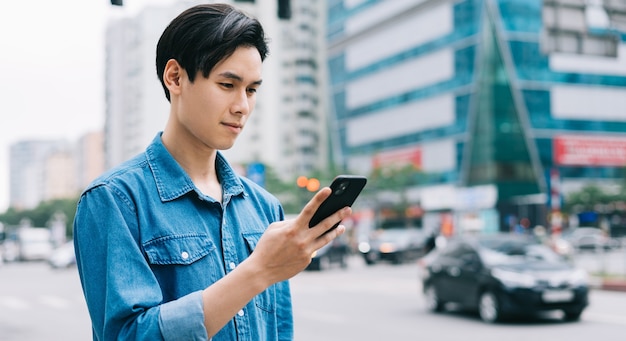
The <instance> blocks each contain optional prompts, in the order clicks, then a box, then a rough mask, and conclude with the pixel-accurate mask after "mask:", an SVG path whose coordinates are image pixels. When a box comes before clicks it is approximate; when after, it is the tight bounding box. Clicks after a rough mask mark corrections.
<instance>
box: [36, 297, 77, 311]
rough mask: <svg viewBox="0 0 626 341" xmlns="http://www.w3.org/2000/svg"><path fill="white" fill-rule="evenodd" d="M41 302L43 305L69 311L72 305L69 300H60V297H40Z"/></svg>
mask: <svg viewBox="0 0 626 341" xmlns="http://www.w3.org/2000/svg"><path fill="white" fill-rule="evenodd" d="M39 302H41V304H43V305H46V306H48V307H52V308H55V309H67V308H69V307H70V303H69V301H68V300H66V299H63V298H60V297H58V296H50V295H46V296H41V297H39Z"/></svg>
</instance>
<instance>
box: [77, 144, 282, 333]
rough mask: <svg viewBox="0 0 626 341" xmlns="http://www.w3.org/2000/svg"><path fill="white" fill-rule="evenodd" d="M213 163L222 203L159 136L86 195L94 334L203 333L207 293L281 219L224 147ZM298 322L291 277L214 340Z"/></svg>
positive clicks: (81, 232)
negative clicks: (203, 188)
mask: <svg viewBox="0 0 626 341" xmlns="http://www.w3.org/2000/svg"><path fill="white" fill-rule="evenodd" d="M216 167H217V172H218V176H219V178H220V181H221V184H222V188H223V201H222V203H220V202H217V201H215V200H214V199H212V198H211V197H208V196H206V195H203V194H202V193H201V192H200V191H199V190H198V189H197V188H196V187H195V186H194V184H193V183H192V181H191V179H190V178H189V176H188V175H187V174H186V173H185V172H184V170H183V169H182V168H181V167H180V165H179V164H178V163H177V162H176V161H175V160H174V159H173V157H172V156H171V155H170V154H169V152H168V151H167V149H166V148H165V147H164V146H163V144H162V142H161V134H160V133H159V134H157V136H156V137H155V139H154V140H153V142H152V143H151V144H150V146H149V147H148V148H147V149H146V152H145V153H143V154H141V155H138V156H137V157H135V158H134V159H132V160H129V161H128V162H125V163H124V164H122V165H120V166H119V167H117V168H115V169H113V170H111V171H110V172H107V173H106V174H104V175H102V176H101V177H100V178H98V179H96V180H95V181H94V182H93V183H92V184H91V185H90V186H89V187H88V188H87V189H86V190H85V192H84V193H83V194H82V195H81V198H80V200H79V203H78V209H77V212H76V217H75V220H74V243H75V247H76V248H75V249H76V257H77V263H78V271H79V275H80V280H81V283H82V286H83V291H84V294H85V298H86V302H87V306H88V309H89V314H90V316H91V321H92V327H93V338H94V340H151V341H154V340H207V333H206V330H205V328H204V313H203V302H202V295H201V293H202V290H203V289H204V288H206V287H208V286H210V285H211V284H212V283H214V282H216V281H217V280H219V279H220V278H222V277H223V276H225V275H226V274H227V273H228V272H230V271H232V270H233V269H234V268H235V267H236V266H237V264H239V263H241V262H242V261H243V260H244V259H246V257H248V256H249V255H250V253H251V252H252V251H253V250H254V248H255V246H256V243H257V242H258V240H259V238H260V237H261V235H262V234H263V232H264V231H265V229H266V228H267V226H268V225H269V224H270V223H272V222H274V221H277V220H281V219H283V217H284V214H283V210H282V207H281V205H280V203H279V202H278V200H277V199H276V198H275V197H274V196H272V195H270V194H269V193H268V192H266V191H265V190H264V189H262V188H261V187H259V186H257V185H256V184H255V183H253V182H251V181H250V180H248V179H246V178H244V177H239V176H237V175H236V174H235V173H234V171H233V170H232V168H231V167H230V166H229V165H228V163H227V162H226V160H225V159H224V158H223V156H222V155H221V154H219V153H218V157H217V160H216ZM209 304H210V303H209ZM208 308H209V309H211V307H208ZM292 321H293V316H292V310H291V299H290V290H289V283H288V282H287V281H285V282H281V283H277V284H275V285H273V286H271V287H270V288H268V289H267V290H265V291H264V292H263V293H261V294H259V295H258V296H256V297H255V298H254V299H253V300H252V301H250V302H249V303H248V304H247V305H246V306H245V307H244V308H243V309H242V310H241V311H240V312H239V313H238V314H237V315H236V316H235V317H234V318H233V320H231V322H229V323H228V324H227V325H226V326H225V327H224V328H222V329H221V330H220V331H219V332H218V333H217V334H216V335H215V336H214V337H213V338H212V340H214V341H221V340H232V341H235V340H239V341H243V340H254V341H258V340H291V339H292V338H293V322H292Z"/></svg>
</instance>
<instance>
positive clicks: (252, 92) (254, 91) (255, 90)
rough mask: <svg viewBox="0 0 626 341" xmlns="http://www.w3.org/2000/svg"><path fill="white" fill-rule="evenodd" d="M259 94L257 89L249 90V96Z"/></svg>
mask: <svg viewBox="0 0 626 341" xmlns="http://www.w3.org/2000/svg"><path fill="white" fill-rule="evenodd" d="M256 92H257V89H256V88H248V93H249V94H255V93H256Z"/></svg>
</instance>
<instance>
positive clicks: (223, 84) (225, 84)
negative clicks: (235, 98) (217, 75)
mask: <svg viewBox="0 0 626 341" xmlns="http://www.w3.org/2000/svg"><path fill="white" fill-rule="evenodd" d="M220 85H221V86H223V87H225V88H227V89H232V88H233V86H234V85H232V84H230V83H220Z"/></svg>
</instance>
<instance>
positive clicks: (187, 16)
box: [156, 4, 269, 101]
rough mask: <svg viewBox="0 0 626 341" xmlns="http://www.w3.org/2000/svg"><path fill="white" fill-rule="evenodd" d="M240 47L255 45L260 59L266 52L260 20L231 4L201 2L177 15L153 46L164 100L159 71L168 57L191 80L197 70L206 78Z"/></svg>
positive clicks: (163, 83)
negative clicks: (173, 60) (155, 45)
mask: <svg viewBox="0 0 626 341" xmlns="http://www.w3.org/2000/svg"><path fill="white" fill-rule="evenodd" d="M240 46H249V47H255V48H256V49H257V50H258V51H259V54H260V55H261V61H264V60H265V58H266V57H267V55H268V53H269V49H268V46H267V40H266V39H265V33H264V31H263V27H262V26H261V23H260V22H259V21H258V20H257V19H255V18H252V17H250V16H248V15H246V14H245V13H243V12H242V11H240V10H238V9H236V8H234V7H233V6H230V5H227V4H202V5H197V6H194V7H191V8H189V9H187V10H185V11H184V12H182V13H181V14H179V15H178V16H177V17H176V18H174V19H173V20H172V22H170V24H169V25H168V26H167V28H165V31H163V34H162V35H161V38H159V42H158V44H157V49H156V69H157V76H158V77H159V80H160V81H161V85H162V86H163V90H164V91H165V97H166V98H167V100H168V101H170V92H169V90H168V89H167V87H166V86H165V82H164V81H163V73H164V71H165V65H166V64H167V62H168V60H170V59H175V60H176V61H177V62H178V63H179V64H180V65H181V67H183V68H184V69H185V71H186V72H187V75H188V77H189V81H190V82H192V83H193V81H194V80H195V77H196V74H197V73H198V72H200V71H201V72H202V76H203V77H205V78H206V77H208V76H209V74H210V73H211V70H212V69H213V68H214V67H215V65H216V64H217V63H219V62H220V61H222V60H224V59H225V58H228V57H230V56H231V55H232V54H233V53H234V52H235V50H236V49H237V48H238V47H240Z"/></svg>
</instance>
